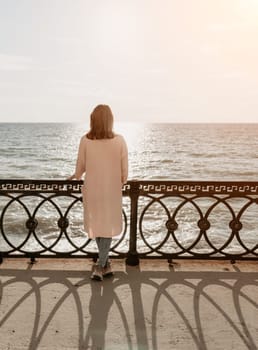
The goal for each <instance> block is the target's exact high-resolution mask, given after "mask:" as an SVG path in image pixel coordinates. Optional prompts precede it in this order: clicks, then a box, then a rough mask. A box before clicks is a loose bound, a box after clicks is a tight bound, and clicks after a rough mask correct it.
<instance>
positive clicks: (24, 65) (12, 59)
mask: <svg viewBox="0 0 258 350" xmlns="http://www.w3.org/2000/svg"><path fill="white" fill-rule="evenodd" d="M32 66H33V60H32V58H31V57H28V56H17V55H9V54H0V71H26V70H30V69H31V68H32Z"/></svg>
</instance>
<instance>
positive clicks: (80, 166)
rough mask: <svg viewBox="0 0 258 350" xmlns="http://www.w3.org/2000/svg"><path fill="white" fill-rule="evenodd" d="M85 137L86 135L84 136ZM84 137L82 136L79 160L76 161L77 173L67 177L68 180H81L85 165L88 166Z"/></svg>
mask: <svg viewBox="0 0 258 350" xmlns="http://www.w3.org/2000/svg"><path fill="white" fill-rule="evenodd" d="M84 137H85V136H84ZM84 137H82V138H81V141H80V145H79V150H78V155H77V161H76V168H75V173H74V174H73V175H71V176H69V177H68V178H67V180H73V179H76V180H81V177H82V175H83V174H84V173H85V170H86V169H85V167H86V157H85V156H86V149H85V141H84Z"/></svg>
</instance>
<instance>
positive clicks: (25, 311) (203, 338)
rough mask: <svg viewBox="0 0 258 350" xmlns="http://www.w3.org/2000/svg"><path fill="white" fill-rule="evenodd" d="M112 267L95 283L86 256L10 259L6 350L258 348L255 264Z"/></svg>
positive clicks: (2, 320) (1, 276)
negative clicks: (106, 276)
mask: <svg viewBox="0 0 258 350" xmlns="http://www.w3.org/2000/svg"><path fill="white" fill-rule="evenodd" d="M113 267H114V270H115V276H114V277H112V278H111V279H106V280H104V281H103V282H93V281H91V280H90V274H91V268H92V262H91V261H89V260H86V259H85V260H84V259H78V260H73V259H71V260H69V259H65V260H60V259H51V260H50V259H49V260H48V259H40V260H38V262H37V263H36V264H34V265H31V264H29V263H28V260H25V259H20V260H18V259H5V260H4V262H3V264H2V265H0V350H7V349H10V350H25V349H26V350H27V349H30V350H34V349H40V350H43V349H48V350H52V349H62V350H68V349H69V350H73V349H79V350H86V349H98V350H100V349H112V350H124V349H137V350H138V349H139V350H143V349H144V350H145V349H146V350H147V349H148V350H149V349H151V350H154V349H155V350H156V349H161V350H166V349H169V350H171V349H172V350H173V349H176V350H178V349H187V350H189V349H191V350H192V349H198V350H199V349H208V350H218V349H221V350H227V349H234V350H243V349H251V350H255V349H258V264H257V262H237V263H236V264H234V265H232V264H230V263H229V262H223V261H218V262H217V261H196V260H194V261H182V260H180V261H179V260H177V261H174V264H173V265H171V266H169V265H168V263H167V262H166V261H162V260H158V261H157V260H143V261H141V264H140V266H138V267H128V266H125V263H124V261H123V260H113Z"/></svg>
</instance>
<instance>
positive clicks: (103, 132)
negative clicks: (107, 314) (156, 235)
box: [69, 105, 128, 281]
mask: <svg viewBox="0 0 258 350" xmlns="http://www.w3.org/2000/svg"><path fill="white" fill-rule="evenodd" d="M84 173H85V179H84V185H83V187H82V195H83V206H84V228H85V231H86V232H87V233H88V236H89V238H95V239H96V242H97V246H98V250H99V260H98V263H97V264H96V265H95V267H94V271H93V273H92V276H91V278H92V279H95V280H100V281H102V280H103V277H105V276H108V275H112V274H113V272H112V269H111V265H110V262H109V261H108V254H109V250H110V246H111V240H112V237H113V236H116V235H119V234H120V233H121V231H122V186H123V184H125V183H126V181H127V176H128V151H127V146H126V143H125V140H124V138H123V137H122V136H121V135H117V134H115V133H114V132H113V115H112V111H111V109H110V107H109V106H107V105H98V106H97V107H96V108H95V109H94V110H93V112H92V114H91V116H90V131H89V132H88V133H87V134H86V135H84V136H83V137H82V138H81V141H80V145H79V151H78V157H77V163H76V171H75V173H74V174H73V175H72V176H70V178H69V180H72V179H77V180H79V179H81V177H82V175H83V174H84Z"/></svg>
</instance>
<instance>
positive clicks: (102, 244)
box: [96, 237, 112, 267]
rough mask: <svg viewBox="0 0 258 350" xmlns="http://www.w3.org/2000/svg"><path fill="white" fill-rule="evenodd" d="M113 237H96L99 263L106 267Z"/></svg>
mask: <svg viewBox="0 0 258 350" xmlns="http://www.w3.org/2000/svg"><path fill="white" fill-rule="evenodd" d="M111 241H112V238H109V237H96V243H97V246H98V249H99V265H100V266H102V267H104V266H105V265H106V263H107V261H108V253H109V249H110V246H111Z"/></svg>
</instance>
